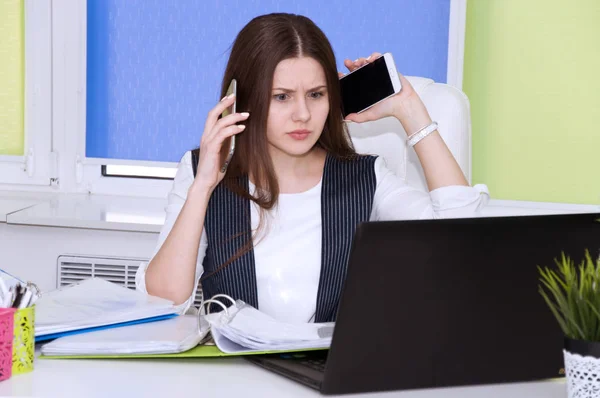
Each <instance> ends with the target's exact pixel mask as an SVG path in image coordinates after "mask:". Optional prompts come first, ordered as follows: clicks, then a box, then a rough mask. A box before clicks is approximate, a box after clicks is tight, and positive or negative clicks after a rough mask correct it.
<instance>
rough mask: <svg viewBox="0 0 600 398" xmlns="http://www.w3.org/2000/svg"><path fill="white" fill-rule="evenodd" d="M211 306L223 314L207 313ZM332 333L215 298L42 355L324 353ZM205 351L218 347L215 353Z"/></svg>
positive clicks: (71, 340)
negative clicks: (192, 310)
mask: <svg viewBox="0 0 600 398" xmlns="http://www.w3.org/2000/svg"><path fill="white" fill-rule="evenodd" d="M223 301H226V302H227V304H230V306H229V307H228V306H227V305H225V304H224V303H223ZM210 304H214V305H216V306H217V307H220V308H221V309H222V310H223V311H222V312H212V313H211V310H210ZM207 305H208V309H207ZM332 327H333V326H332V323H328V324H288V323H284V322H279V321H277V320H276V319H274V318H272V317H271V316H269V315H267V314H265V313H262V312H260V311H258V310H257V309H256V308H254V307H252V306H250V305H248V304H246V303H245V302H243V301H241V300H235V299H233V298H232V297H230V296H228V295H226V294H217V295H214V296H213V297H211V298H210V299H208V300H203V301H202V302H201V303H200V308H199V311H198V314H196V315H180V316H177V317H175V318H173V319H168V320H164V321H157V322H153V323H148V324H140V325H134V326H124V327H120V328H117V329H108V330H102V331H98V332H90V333H86V334H80V335H72V336H65V337H62V338H59V339H56V340H54V341H53V342H51V343H48V344H46V345H44V346H43V347H42V354H43V355H44V356H63V357H78V356H79V357H81V356H94V357H101V356H123V357H130V356H132V355H142V356H152V355H161V354H182V355H183V356H185V354H184V353H186V352H188V351H194V350H195V351H196V354H197V355H198V356H222V355H249V354H258V353H267V352H289V351H299V350H311V349H327V348H329V346H330V344H331V334H330V333H329V334H324V333H323V331H325V330H329V329H332ZM210 340H213V342H212V344H211V343H208V342H209V341H210ZM209 345H216V350H215V349H214V348H212V347H208V346H209ZM202 346H204V347H203V348H202Z"/></svg>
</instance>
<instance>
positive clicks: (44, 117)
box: [0, 0, 57, 190]
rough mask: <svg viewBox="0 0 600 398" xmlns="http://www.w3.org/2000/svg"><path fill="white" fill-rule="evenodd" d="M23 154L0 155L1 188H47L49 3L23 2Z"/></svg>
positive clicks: (52, 166)
mask: <svg viewBox="0 0 600 398" xmlns="http://www.w3.org/2000/svg"><path fill="white" fill-rule="evenodd" d="M24 5H25V6H24V13H25V17H24V20H25V29H24V32H25V61H24V62H25V96H24V99H25V106H24V111H25V115H24V130H25V131H24V151H25V153H24V154H23V155H21V156H19V155H0V189H5V190H27V189H28V188H31V187H32V186H33V187H35V186H50V185H51V182H53V181H54V180H53V181H51V179H53V178H55V173H56V172H57V170H56V167H57V165H56V163H55V157H54V156H53V155H52V100H51V94H52V86H51V70H52V69H51V61H52V52H51V26H52V21H51V0H25V3H24Z"/></svg>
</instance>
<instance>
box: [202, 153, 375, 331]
mask: <svg viewBox="0 0 600 398" xmlns="http://www.w3.org/2000/svg"><path fill="white" fill-rule="evenodd" d="M375 159H376V158H375V157H374V156H360V157H358V158H357V159H354V160H340V159H337V158H335V157H334V156H331V155H327V159H326V161H325V169H324V171H323V180H322V188H321V218H322V231H323V233H322V236H323V237H322V249H321V274H320V279H319V287H318V291H317V309H316V316H315V322H332V321H335V318H336V315H337V307H338V303H339V298H340V294H341V292H342V286H343V282H344V279H345V277H346V267H347V263H348V258H349V255H350V247H351V244H352V240H353V238H354V232H355V230H356V227H357V226H358V224H360V223H361V222H366V221H369V218H370V215H371V210H372V207H373V196H374V194H375V186H376V183H377V181H376V177H375V167H374V166H375ZM197 165H198V151H197V150H195V151H192V167H193V171H194V176H195V175H196V168H197ZM240 183H241V184H242V186H243V187H244V188H245V189H248V179H247V177H243V178H242V177H241V178H240ZM250 205H251V203H250V201H249V200H247V199H245V198H241V197H240V196H238V195H236V194H235V193H233V192H232V191H231V190H230V189H229V188H227V187H226V185H225V184H224V183H223V182H221V183H220V184H219V185H218V186H217V187H216V188H215V190H214V191H213V193H212V196H211V198H210V200H209V203H208V208H207V211H206V217H205V224H204V228H205V230H206V234H207V238H208V247H207V250H206V255H205V257H204V261H203V266H204V275H210V274H212V275H210V276H207V277H206V279H203V280H202V282H201V283H202V292H203V296H204V297H205V299H208V298H210V297H212V296H214V295H216V294H227V295H229V296H230V297H232V298H234V299H236V300H237V299H240V300H243V301H244V302H246V303H248V304H250V305H252V306H253V307H255V308H258V291H257V284H256V271H255V263H254V252H253V250H250V251H249V252H247V253H245V254H244V255H242V256H241V257H240V258H238V259H237V260H235V261H234V262H232V263H231V264H229V265H227V266H226V267H223V268H221V269H220V270H219V271H218V272H215V273H213V272H214V271H215V270H216V269H217V268H218V267H219V266H220V265H222V264H225V263H226V262H227V260H228V259H230V258H232V257H233V256H234V254H235V253H236V252H237V251H238V250H239V249H240V248H241V247H243V246H244V244H245V243H246V242H247V239H248V236H249V235H248V233H249V231H250V229H251V226H250ZM283 250H285V248H283ZM216 308H217V309H218V307H216Z"/></svg>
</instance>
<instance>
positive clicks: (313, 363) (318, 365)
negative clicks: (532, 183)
mask: <svg viewBox="0 0 600 398" xmlns="http://www.w3.org/2000/svg"><path fill="white" fill-rule="evenodd" d="M298 362H299V363H300V364H302V365H303V366H306V367H307V368H311V369H314V370H317V371H319V372H325V359H324V358H323V359H305V360H301V361H298Z"/></svg>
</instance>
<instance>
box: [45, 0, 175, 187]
mask: <svg viewBox="0 0 600 398" xmlns="http://www.w3.org/2000/svg"><path fill="white" fill-rule="evenodd" d="M52 7H53V10H52V13H53V21H54V23H53V48H54V49H55V62H54V64H53V67H54V68H53V69H54V73H53V87H54V103H55V106H54V125H55V129H54V136H55V139H57V141H59V142H60V143H61V145H59V146H60V152H61V179H60V181H61V190H62V191H67V192H76V193H89V194H99V195H120V196H141V197H150V198H165V197H166V196H167V194H168V192H169V190H170V189H171V187H172V185H173V182H172V180H164V179H162V180H161V179H148V178H127V177H104V176H103V175H102V172H101V166H102V165H107V164H109V165H131V166H151V167H163V168H171V169H174V168H176V167H177V163H175V162H143V161H135V160H114V159H98V158H86V156H85V140H86V92H87V91H86V74H87V70H86V69H87V68H86V47H87V1H85V0H81V1H76V2H72V1H68V0H53V5H52ZM59 51H60V57H58V56H57V55H58V54H59Z"/></svg>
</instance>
